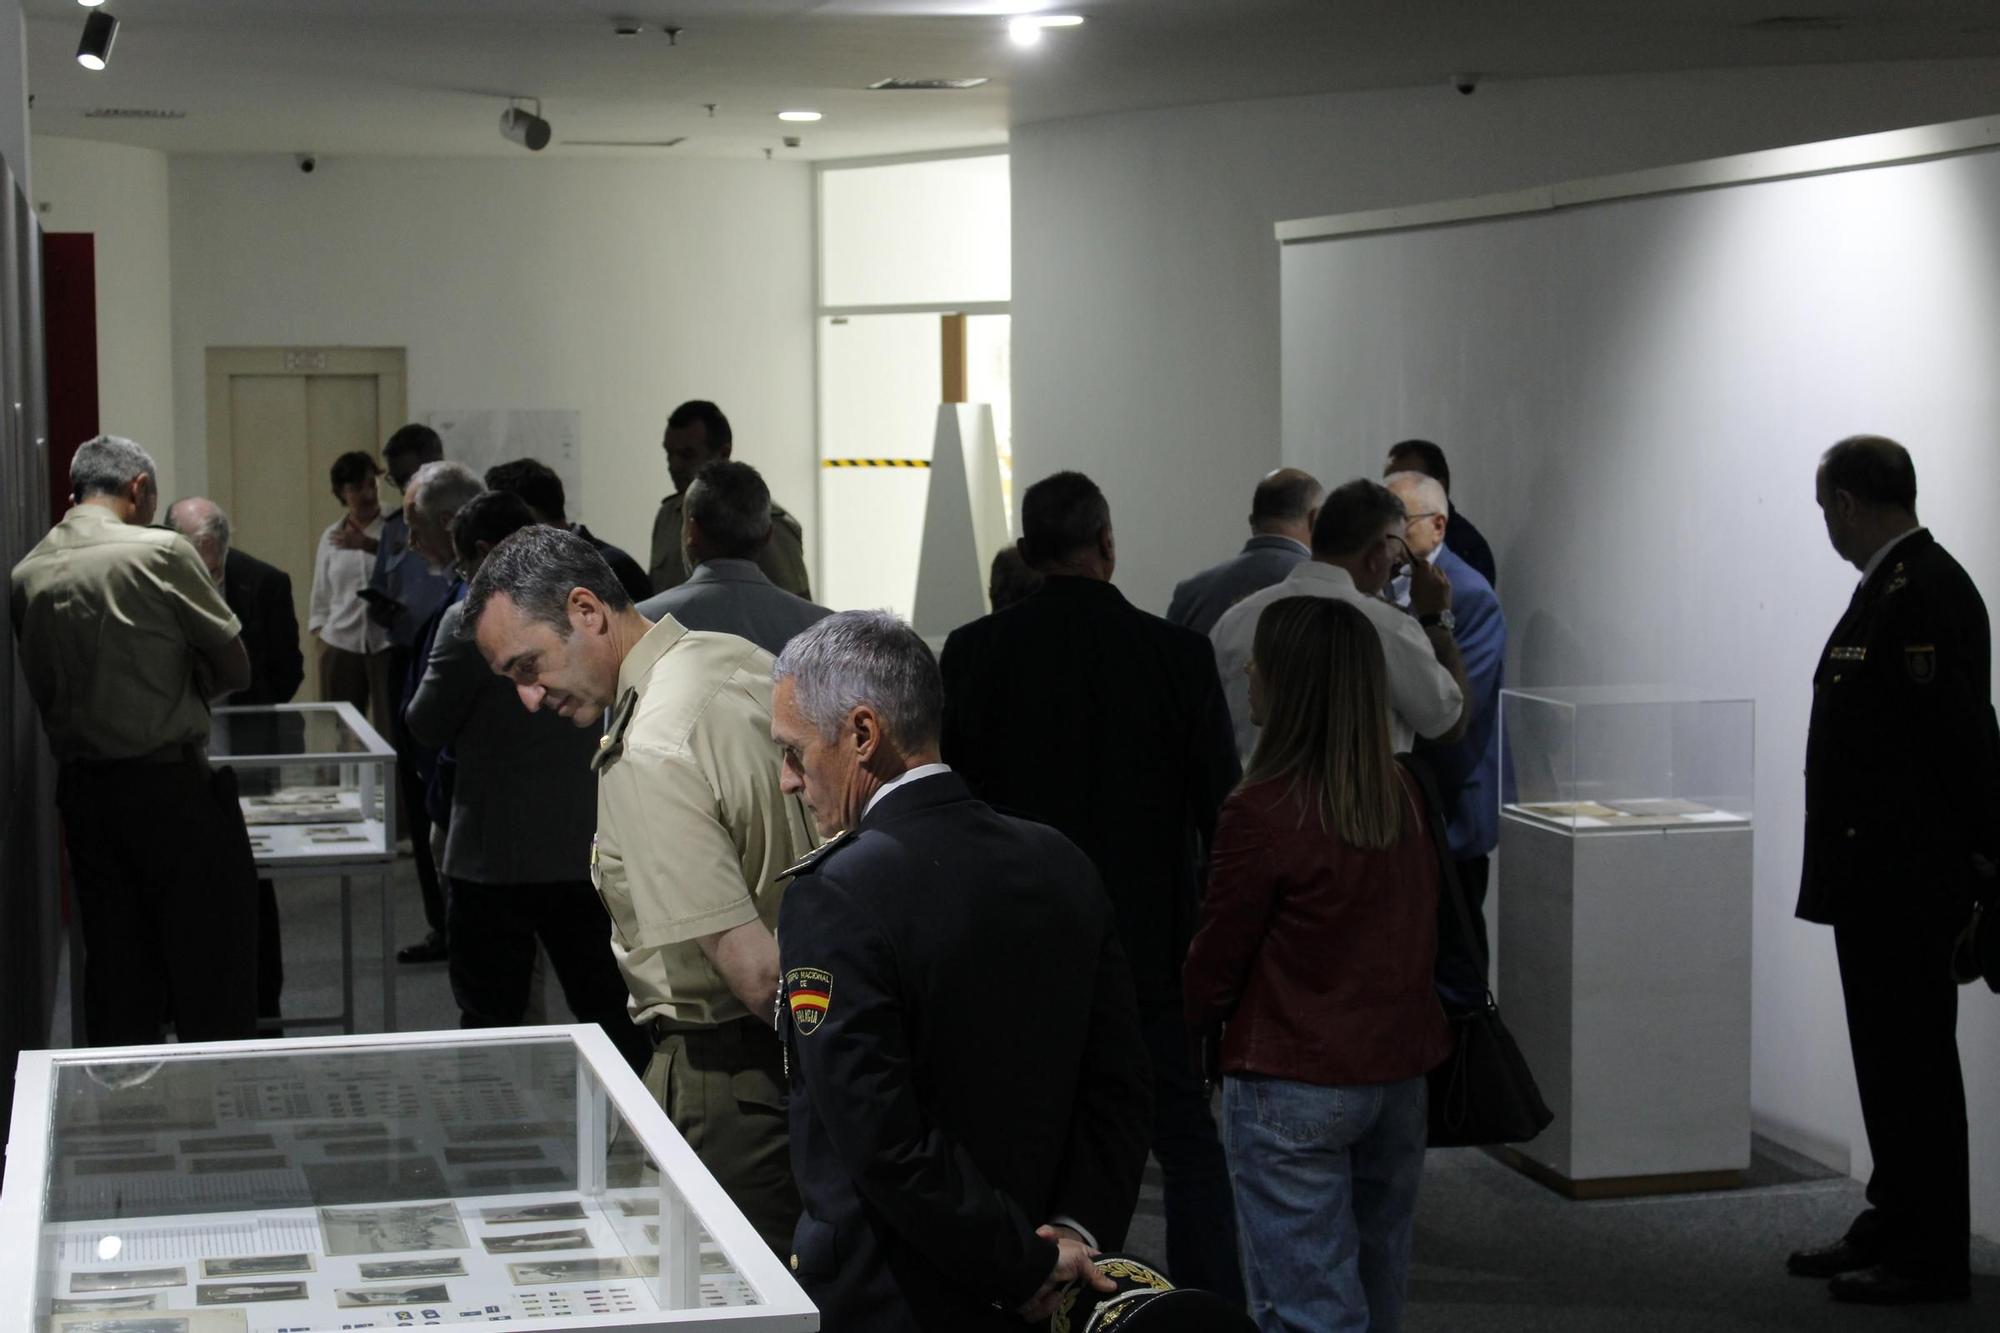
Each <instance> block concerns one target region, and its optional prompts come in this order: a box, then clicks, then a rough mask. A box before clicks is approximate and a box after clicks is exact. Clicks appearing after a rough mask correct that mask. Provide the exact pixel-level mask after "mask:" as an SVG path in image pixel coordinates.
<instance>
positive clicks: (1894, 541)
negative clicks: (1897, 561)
mask: <svg viewBox="0 0 2000 1333" xmlns="http://www.w3.org/2000/svg"><path fill="white" fill-rule="evenodd" d="M1923 530H1924V526H1923V524H1921V523H1919V524H1918V525H1917V526H1916V527H1914V528H1911V529H1909V530H1908V531H1906V532H1899V533H1897V534H1896V535H1895V536H1893V537H1891V538H1890V539H1889V540H1888V541H1886V542H1883V543H1882V545H1881V548H1880V549H1878V550H1877V551H1876V552H1875V554H1873V555H1871V556H1869V557H1868V564H1867V566H1866V567H1865V568H1863V569H1862V571H1861V581H1862V582H1863V583H1866V582H1868V580H1869V579H1871V578H1873V577H1874V576H1875V571H1876V570H1878V569H1880V568H1881V567H1882V562H1883V561H1884V560H1887V559H1888V558H1889V552H1891V551H1893V550H1895V549H1896V548H1897V547H1898V546H1901V545H1902V544H1903V539H1904V538H1906V537H1914V536H1915V535H1916V534H1918V533H1919V532H1922V531H1923Z"/></svg>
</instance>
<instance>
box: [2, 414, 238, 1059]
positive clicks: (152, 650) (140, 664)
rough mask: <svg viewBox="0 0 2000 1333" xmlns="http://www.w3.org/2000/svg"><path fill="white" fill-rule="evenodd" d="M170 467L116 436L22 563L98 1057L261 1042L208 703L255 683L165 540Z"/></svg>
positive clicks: (30, 662)
mask: <svg viewBox="0 0 2000 1333" xmlns="http://www.w3.org/2000/svg"><path fill="white" fill-rule="evenodd" d="M156 478H157V470H156V469H155V467H154V465H153V459H152V456H151V455H150V454H148V453H147V452H146V451H145V450H144V449H142V448H141V447H140V446H138V445H137V444H134V443H133V442H132V441H130V440H125V439H119V438H117V437H115V436H104V435H101V436H99V437H98V438H96V439H94V440H91V441H89V442H87V443H86V444H84V445H83V446H82V447H81V448H79V449H78V450H77V452H76V457H75V459H74V461H73V462H72V463H71V464H70V495H71V499H72V500H73V501H74V504H73V506H72V507H71V508H70V510H69V512H68V513H66V514H64V515H63V517H62V521H61V522H59V523H57V524H56V526H55V528H54V530H53V531H51V532H50V533H49V535H48V536H47V537H44V538H43V539H42V540H41V542H40V543H39V544H38V545H37V546H36V547H35V549H34V550H32V551H30V552H28V554H27V555H26V556H25V557H24V558H23V559H22V561H21V563H20V564H18V565H16V566H15V567H14V572H13V593H12V598H11V606H10V609H11V613H12V616H13V620H14V628H15V637H16V639H17V640H18V641H19V644H20V657H21V669H22V674H23V675H24V676H25V677H26V678H27V683H28V690H29V693H30V694H32V695H33V696H34V700H35V704H36V707H38V708H39V709H40V710H41V714H42V725H43V726H44V727H45V728H46V729H47V731H48V735H49V745H50V748H51V749H53V750H54V751H55V755H56V758H57V760H58V761H59V762H60V764H61V769H60V771H59V773H58V776H57V783H56V801H57V805H58V807H59V808H60V809H61V811H62V816H63V827H64V834H65V837H66V840H67V843H68V848H69V862H70V874H71V878H72V881H73V883H74V884H75V886H76V899H77V911H78V915H79V917H80V918H81V924H82V929H83V940H84V950H85V965H84V966H85V970H84V1030H85V1033H86V1035H87V1039H88V1040H89V1041H90V1042H92V1043H93V1044H96V1045H143V1044H148V1043H152V1042H157V1041H159V1040H160V1037H161V1031H162V1027H163V1024H164V1022H165V1018H166V1015H167V1013H168V1012H169V1009H168V1006H169V1005H170V1004H171V1006H172V1008H171V1012H172V1014H173V1017H174V1025H175V1029H176V1030H177V1031H178V1033H179V1034H180V1036H181V1038H182V1039H183V1040H187V1041H203V1040H230V1039H236V1038H245V1037H253V1036H255V1035H256V1032H257V906H256V893H257V876H256V871H255V869H254V866H253V864H252V861H251V855H250V839H249V834H248V832H247V830H246V829H245V828H244V825H243V814H242V810H241V808H240V807H239V806H238V804H237V800H236V782H235V776H234V774H233V773H231V772H230V771H229V770H228V769H226V768H225V769H221V770H211V769H210V768H209V766H208V760H207V756H206V753H205V751H206V746H207V742H208V728H209V717H208V700H209V699H211V698H215V697H218V696H221V695H224V694H230V693H233V692H235V691H237V690H240V689H243V688H245V687H246V686H248V685H249V684H250V659H249V655H248V654H247V653H246V652H245V651H244V648H243V640H242V638H241V629H242V627H241V626H240V624H239V623H238V622H237V619H236V617H235V616H234V615H233V614H231V612H230V610H229V608H228V606H227V605H225V604H224V602H223V599H222V594H221V593H220V592H219V591H217V589H216V587H215V584H214V583H213V582H212V581H211V580H210V579H209V577H208V573H207V571H206V570H204V569H203V568H202V563H201V559H200V557H199V556H198V555H196V553H195V549H194V547H193V546H191V545H189V544H188V541H187V539H186V538H184V537H182V536H180V535H179V534H177V533H174V532H171V531H168V530H165V529H160V528H151V527H148V526H147V524H149V523H151V522H152V519H153V511H154V509H155V507H156V506H157V504H158V502H159V485H158V482H157V479H156Z"/></svg>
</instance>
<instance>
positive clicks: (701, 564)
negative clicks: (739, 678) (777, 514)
mask: <svg viewBox="0 0 2000 1333" xmlns="http://www.w3.org/2000/svg"><path fill="white" fill-rule="evenodd" d="M770 540H771V492H770V489H769V488H768V487H766V486H765V485H764V479H763V478H762V477H760V476H758V475H757V469H756V468H753V467H751V466H750V465H749V464H748V463H736V462H731V461H729V460H728V459H724V460H722V461H721V462H717V463H710V464H709V465H708V466H707V467H704V468H703V469H702V470H701V471H700V473H698V474H697V475H696V477H695V479H694V481H693V482H692V483H690V484H689V486H688V488H687V495H686V498H685V500H684V502H683V503H682V506H681V548H682V550H683V551H684V552H685V554H686V556H687V564H688V568H690V569H692V570H693V571H694V572H693V573H692V574H690V575H688V578H687V582H685V583H680V584H676V585H675V586H673V587H671V588H669V589H667V590H666V591H665V592H663V593H661V594H659V595H658V596H657V597H649V598H647V599H646V600H645V601H643V602H641V603H639V612H640V614H641V615H643V616H645V617H646V619H648V620H659V619H660V618H662V617H663V616H672V617H673V618H674V619H675V620H678V621H680V622H681V624H683V625H685V626H687V627H688V628H689V629H705V630H716V631H719V632H721V633H724V634H734V635H737V636H739V637H740V638H745V639H748V640H750V642H752V643H754V644H756V645H757V646H758V647H759V648H762V649H763V650H764V651H765V652H767V653H778V652H783V651H784V647H785V643H786V641H788V640H789V639H790V638H791V637H792V636H793V635H794V634H797V633H798V632H799V631H800V630H802V629H804V628H805V627H806V626H808V625H810V624H812V623H814V622H815V621H817V620H820V619H822V618H824V617H825V616H828V615H831V614H832V613H831V612H830V611H828V610H827V609H826V608H825V607H823V606H816V605H814V604H813V603H811V602H809V601H807V600H806V599H805V598H803V597H795V596H793V595H792V594H791V593H788V592H786V591H785V590H784V589H783V588H780V587H779V586H778V585H777V584H775V583H773V582H771V580H770V579H769V578H768V577H767V576H766V575H765V573H764V571H763V570H762V569H760V568H758V567H757V557H758V555H759V553H760V552H762V551H763V549H764V547H765V545H766V544H768V543H769V542H770Z"/></svg>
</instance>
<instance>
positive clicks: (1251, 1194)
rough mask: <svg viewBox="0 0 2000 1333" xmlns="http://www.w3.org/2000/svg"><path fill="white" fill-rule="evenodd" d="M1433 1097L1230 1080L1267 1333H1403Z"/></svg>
mask: <svg viewBox="0 0 2000 1333" xmlns="http://www.w3.org/2000/svg"><path fill="white" fill-rule="evenodd" d="M1428 1100H1429V1099H1428V1092H1427V1089H1426V1086H1425V1083H1424V1080H1423V1079H1421V1078H1413V1079H1408V1080H1406V1081H1404V1082H1402V1083H1386V1084H1362V1085H1354V1086H1348V1087H1321V1086H1318V1085H1316V1084H1311V1083H1294V1082H1292V1081H1291V1080H1289V1079H1280V1078H1257V1077H1243V1076H1238V1075H1234V1074H1232V1075H1230V1076H1229V1077H1228V1078H1226V1079H1224V1080H1223V1084H1222V1118H1223V1144H1224V1148H1225V1150H1226V1151H1227V1153H1228V1155H1229V1173H1230V1177H1231V1179H1232V1181H1233V1182H1234V1185H1235V1190H1236V1222H1237V1230H1238V1234H1239V1235H1240V1236H1241V1238H1242V1239H1241V1243H1242V1249H1243V1277H1244V1282H1245V1284H1246V1285H1247V1286H1248V1288H1249V1296H1250V1313H1251V1314H1252V1315H1253V1316H1254V1317H1255V1318H1256V1320H1257V1327H1258V1329H1259V1330H1260V1333H1292V1331H1293V1330H1298V1331H1300V1333H1304V1331H1305V1330H1311V1333H1396V1330H1398V1329H1400V1328H1401V1327H1402V1324H1403V1299H1404V1296H1405V1294H1406V1292H1407V1290H1408V1287H1409V1274H1410V1234H1411V1231H1412V1230H1413V1229H1414V1222H1415V1218H1416V1210H1417V1181H1418V1179H1419V1178H1420V1177H1421V1176H1422V1175H1423V1169H1424V1143H1425V1140H1426V1138H1427V1137H1428V1135H1427V1126H1426V1123H1425V1117H1426V1115H1427V1112H1428Z"/></svg>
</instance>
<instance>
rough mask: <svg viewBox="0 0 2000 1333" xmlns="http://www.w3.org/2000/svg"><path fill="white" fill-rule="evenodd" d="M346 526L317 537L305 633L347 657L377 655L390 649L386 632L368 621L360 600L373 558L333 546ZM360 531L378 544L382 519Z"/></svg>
mask: <svg viewBox="0 0 2000 1333" xmlns="http://www.w3.org/2000/svg"><path fill="white" fill-rule="evenodd" d="M346 522H347V520H346V519H345V518H342V519H341V520H340V522H338V523H335V524H333V525H332V526H331V527H329V528H328V529H327V530H326V531H325V532H322V533H321V534H320V536H319V551H318V553H317V554H316V555H315V556H314V557H313V586H312V604H311V606H310V607H309V608H308V609H307V611H306V629H308V630H309V631H311V632H312V633H314V634H317V635H319V637H320V638H322V639H324V640H326V642H327V643H329V644H331V645H332V646H333V647H335V648H341V649H345V650H346V651H347V652H350V653H379V652H381V651H382V650H383V649H384V648H387V647H388V646H389V631H388V630H386V629H383V628H382V627H381V626H380V625H378V624H376V623H375V622H374V621H372V620H370V619H369V618H368V603H366V602H364V601H362V600H361V598H360V596H359V594H360V592H361V590H362V589H363V588H365V587H367V586H368V576H369V575H371V574H373V573H374V572H375V557H374V556H372V555H370V554H369V553H368V552H366V551H343V550H342V549H340V548H339V547H338V546H335V545H334V544H333V534H334V533H336V532H339V531H340V528H341V524H343V523H346ZM362 531H364V532H366V533H367V534H368V535H369V536H370V537H373V538H375V540H376V541H378V542H379V541H380V540H381V539H382V516H381V515H379V514H378V515H376V516H375V521H374V522H373V523H370V524H369V525H368V526H367V527H366V528H364V529H362Z"/></svg>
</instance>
